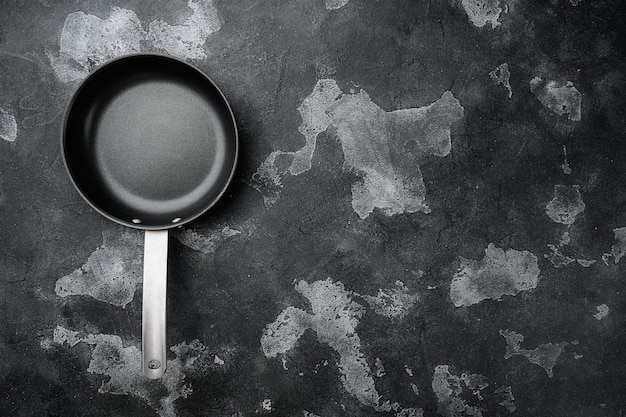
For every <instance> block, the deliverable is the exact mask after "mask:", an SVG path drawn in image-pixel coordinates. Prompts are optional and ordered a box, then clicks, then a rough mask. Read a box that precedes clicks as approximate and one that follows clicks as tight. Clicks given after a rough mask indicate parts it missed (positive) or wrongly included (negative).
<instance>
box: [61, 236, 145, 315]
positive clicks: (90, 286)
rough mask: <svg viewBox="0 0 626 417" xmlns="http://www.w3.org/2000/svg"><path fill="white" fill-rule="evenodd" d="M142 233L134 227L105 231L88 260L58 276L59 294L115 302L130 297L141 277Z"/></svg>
mask: <svg viewBox="0 0 626 417" xmlns="http://www.w3.org/2000/svg"><path fill="white" fill-rule="evenodd" d="M142 263H143V242H142V234H141V233H139V232H137V231H134V230H122V231H104V232H103V233H102V245H101V246H100V247H99V248H97V249H96V250H95V251H94V252H93V253H92V254H91V255H90V256H89V258H88V259H87V262H85V264H84V265H83V266H81V267H80V268H78V269H76V270H75V271H73V272H71V273H70V274H68V275H66V276H64V277H62V278H60V279H58V280H57V282H56V285H55V292H56V294H57V295H58V296H60V297H67V296H70V295H87V296H90V297H93V298H95V299H96V300H100V301H104V302H105V303H110V304H113V305H116V306H122V307H124V306H126V304H128V303H130V302H131V301H132V300H133V297H134V295H135V290H136V289H137V286H138V285H139V284H140V283H141V281H142V273H143V271H142Z"/></svg>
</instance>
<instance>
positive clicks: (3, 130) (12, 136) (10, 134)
mask: <svg viewBox="0 0 626 417" xmlns="http://www.w3.org/2000/svg"><path fill="white" fill-rule="evenodd" d="M0 139H3V140H6V141H7V142H15V140H16V139H17V121H16V120H15V116H13V115H12V114H10V113H9V112H7V111H6V110H4V109H3V108H2V107H0Z"/></svg>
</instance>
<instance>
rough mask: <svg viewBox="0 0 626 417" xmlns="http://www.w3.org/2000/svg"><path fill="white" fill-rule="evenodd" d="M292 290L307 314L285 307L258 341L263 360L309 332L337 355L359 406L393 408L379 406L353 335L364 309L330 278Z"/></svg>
mask: <svg viewBox="0 0 626 417" xmlns="http://www.w3.org/2000/svg"><path fill="white" fill-rule="evenodd" d="M295 288H296V291H298V292H299V293H300V294H301V295H302V296H303V297H305V298H306V299H307V300H308V302H309V305H310V311H304V310H302V309H299V308H296V307H292V306H289V307H287V308H286V309H284V310H283V311H282V312H281V313H280V314H279V315H278V317H277V318H276V320H275V321H274V322H273V323H270V324H268V325H267V326H266V327H265V330H264V331H263V335H262V337H261V348H262V350H263V353H264V354H265V356H266V357H268V358H273V357H276V356H278V355H279V354H284V353H286V352H287V351H289V350H290V349H292V348H293V347H294V346H295V345H296V343H297V342H298V339H299V338H300V337H301V336H302V335H303V334H304V332H305V331H306V330H307V329H311V330H313V331H314V332H315V333H316V334H317V339H318V340H319V342H320V343H325V344H327V345H328V346H330V347H331V348H332V349H334V350H335V351H336V352H337V354H338V355H339V363H338V367H339V371H340V373H341V382H342V384H343V386H344V388H345V389H346V391H347V392H349V393H350V394H351V395H353V396H354V397H355V398H356V399H357V400H358V401H359V402H360V403H361V404H363V405H366V406H369V407H373V408H374V409H376V410H379V411H390V410H391V409H392V408H393V407H394V405H392V404H390V403H389V401H385V402H381V397H380V395H379V394H378V391H376V387H375V384H374V379H373V377H372V371H371V369H370V367H369V365H368V364H367V361H366V360H365V356H364V354H363V352H362V351H361V339H360V338H359V335H358V334H357V332H356V327H357V326H358V324H359V320H360V318H361V317H362V315H363V313H364V311H365V309H364V307H363V306H362V305H360V304H358V303H356V302H354V301H353V300H352V297H351V293H350V292H349V291H346V289H345V288H344V285H343V284H342V283H341V282H333V281H332V280H331V279H330V278H328V279H327V280H324V281H315V282H313V283H311V284H308V283H306V282H304V281H300V282H298V283H296V284H295Z"/></svg>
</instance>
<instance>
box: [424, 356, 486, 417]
mask: <svg viewBox="0 0 626 417" xmlns="http://www.w3.org/2000/svg"><path fill="white" fill-rule="evenodd" d="M464 382H465V381H464V380H463V379H461V378H460V377H459V376H457V375H453V374H451V373H450V371H449V366H448V365H437V366H436V367H435V372H434V374H433V381H432V384H431V386H432V389H433V392H434V393H435V396H436V397H437V403H438V408H437V414H440V415H442V416H444V417H462V416H463V417H464V416H469V417H482V415H483V414H482V411H481V410H480V408H479V407H475V406H472V405H469V404H468V403H467V402H466V401H465V400H464V399H463V398H462V397H461V393H462V392H463V385H462V383H464Z"/></svg>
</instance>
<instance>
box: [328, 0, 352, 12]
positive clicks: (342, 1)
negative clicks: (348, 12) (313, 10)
mask: <svg viewBox="0 0 626 417" xmlns="http://www.w3.org/2000/svg"><path fill="white" fill-rule="evenodd" d="M349 1H350V0H325V3H326V8H327V9H328V10H337V9H341V8H342V7H343V6H345V5H346V4H348V2H349Z"/></svg>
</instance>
